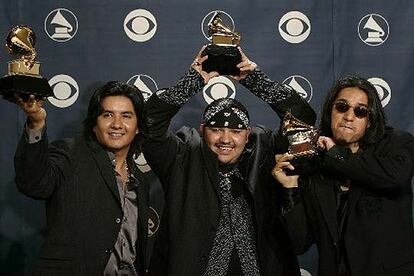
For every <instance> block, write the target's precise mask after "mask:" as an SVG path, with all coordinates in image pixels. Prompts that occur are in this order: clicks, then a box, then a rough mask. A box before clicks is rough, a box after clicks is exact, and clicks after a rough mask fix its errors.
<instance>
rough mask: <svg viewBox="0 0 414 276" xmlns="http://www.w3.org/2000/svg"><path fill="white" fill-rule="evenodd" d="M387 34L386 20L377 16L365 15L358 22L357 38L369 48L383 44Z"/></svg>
mask: <svg viewBox="0 0 414 276" xmlns="http://www.w3.org/2000/svg"><path fill="white" fill-rule="evenodd" d="M389 33H390V27H389V25H388V22H387V20H386V19H385V18H384V17H383V16H381V15H379V14H375V13H371V14H367V15H365V16H364V17H362V18H361V20H359V23H358V35H359V38H360V39H361V40H362V42H364V43H365V44H367V45H369V46H379V45H381V44H383V43H384V42H385V41H386V40H387V38H388V36H389Z"/></svg>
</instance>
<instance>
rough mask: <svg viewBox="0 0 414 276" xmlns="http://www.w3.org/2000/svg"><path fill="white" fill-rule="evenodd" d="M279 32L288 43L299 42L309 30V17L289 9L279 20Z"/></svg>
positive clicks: (307, 34)
mask: <svg viewBox="0 0 414 276" xmlns="http://www.w3.org/2000/svg"><path fill="white" fill-rule="evenodd" d="M278 28H279V34H280V36H281V37H282V38H283V39H284V40H286V41H287V42H289V43H294V44H296V43H301V42H303V41H305V39H306V38H308V36H309V34H310V32H311V22H310V20H309V18H308V17H307V16H306V15H304V14H303V13H301V12H299V11H290V12H288V13H286V14H285V15H283V16H282V18H281V19H280V20H279V26H278Z"/></svg>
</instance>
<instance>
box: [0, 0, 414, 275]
mask: <svg viewBox="0 0 414 276" xmlns="http://www.w3.org/2000/svg"><path fill="white" fill-rule="evenodd" d="M216 11H220V12H221V13H222V19H223V22H224V23H225V24H226V25H227V26H228V27H230V28H231V29H234V30H235V31H237V32H239V33H240V34H241V43H240V45H241V47H242V49H243V50H244V52H245V53H246V54H247V56H248V57H249V58H250V59H251V60H253V61H255V62H256V63H257V64H258V65H259V66H260V68H261V69H262V70H263V71H265V72H266V73H267V74H268V75H269V76H270V77H271V78H272V79H274V80H278V81H280V82H283V83H288V84H290V85H291V86H292V87H294V88H295V89H296V90H297V91H299V93H300V94H301V95H302V96H303V97H304V98H305V99H306V100H307V101H308V102H310V104H311V105H312V106H313V107H314V108H315V109H316V110H317V111H318V112H319V110H320V106H321V104H322V100H323V98H324V95H325V94H326V92H327V90H328V88H329V87H330V86H331V85H332V84H333V82H334V80H335V79H337V78H338V77H340V76H343V75H345V74H357V75H360V76H362V77H365V78H368V79H369V81H370V82H372V83H373V84H374V86H375V87H376V89H377V91H378V94H379V96H380V98H381V100H382V104H383V106H384V107H385V110H386V112H387V115H388V122H389V124H390V125H393V126H394V127H397V128H401V129H405V130H408V131H409V132H411V133H413V132H414V120H413V105H414V93H413V80H414V36H413V31H412V30H414V17H413V16H412V14H413V13H414V2H413V1H408V0H406V1H403V0H399V1H387V0H375V1H373V0H372V1H369V0H364V1H362V0H346V1H344V0H313V1H310V0H298V1H289V0H273V1H270V0H262V1H247V0H242V1H240V0H237V1H236V0H227V1H219V0H211V1H194V0H191V1H190V0H180V1H173V0H170V1H155V0H151V1H146V0H141V1H136V0H134V1H133V0H117V1H108V0H85V1H71V0H53V1H52V0H2V1H0V44H3V43H4V44H5V40H6V37H7V34H8V32H9V31H10V29H12V28H13V27H14V26H16V25H27V26H30V27H31V28H32V29H33V30H34V32H35V35H36V43H35V46H34V47H35V49H36V51H37V53H38V56H37V61H39V62H41V66H40V74H41V75H42V76H43V77H44V78H47V79H48V81H49V84H50V86H51V87H52V90H53V94H54V95H53V96H51V97H49V98H48V99H47V103H46V108H47V111H48V118H47V124H48V132H49V136H50V138H51V139H59V138H63V137H71V136H74V135H76V134H78V133H79V131H80V125H81V122H82V119H83V118H84V116H85V115H86V109H87V103H88V100H89V97H90V96H91V94H92V92H93V90H94V89H95V88H96V87H98V86H99V85H101V84H103V83H104V82H106V81H109V80H121V81H125V82H128V83H130V84H134V85H136V86H137V87H138V88H140V89H141V91H142V92H143V93H144V97H145V98H148V97H149V96H150V95H151V94H152V93H154V92H155V91H156V90H157V89H160V88H164V87H168V86H171V85H173V84H175V83H176V81H177V80H178V79H179V78H180V77H181V76H182V75H183V74H184V73H185V72H186V71H187V70H188V68H189V65H190V64H191V62H192V61H193V59H194V57H195V55H196V54H197V53H198V51H199V49H200V48H201V46H202V45H204V44H208V43H209V40H208V34H207V29H208V27H207V24H208V22H209V20H210V19H211V17H212V16H213V14H214V13H215V12H216ZM2 41H3V42H2ZM15 59H18V56H12V55H10V54H9V53H8V52H7V50H6V48H5V47H4V48H2V47H0V74H2V75H7V73H8V71H7V62H8V61H11V60H15ZM218 97H234V98H237V99H238V100H240V101H241V102H242V103H244V104H245V105H246V106H247V108H248V109H249V111H250V112H251V117H252V121H253V123H254V124H263V125H266V126H269V127H272V128H276V127H278V125H279V120H278V118H277V117H276V116H275V114H274V113H273V112H272V111H271V109H270V108H269V107H268V106H267V105H266V104H265V103H264V102H262V101H260V100H258V99H256V98H255V97H254V96H252V95H251V94H250V92H249V91H247V90H246V89H244V88H243V87H242V86H241V85H239V84H238V83H235V82H233V81H232V80H230V79H229V78H227V77H225V76H220V77H218V78H214V79H212V80H211V81H210V82H209V83H208V84H207V85H206V86H205V87H204V89H203V90H202V91H201V92H200V93H199V94H197V95H196V96H195V97H194V98H193V99H191V100H190V102H189V103H187V104H186V105H185V107H184V108H183V109H182V110H181V111H180V113H179V114H178V115H177V116H176V117H175V119H174V122H173V125H172V128H173V129H177V128H178V127H180V126H182V125H184V124H185V125H188V126H194V127H197V126H198V124H199V123H200V118H201V113H202V111H203V109H204V108H205V106H206V105H207V104H208V103H210V102H211V101H212V100H214V99H216V98H218ZM0 118H1V138H2V142H1V143H0V274H19V273H23V272H24V271H26V270H27V268H28V267H30V264H31V263H32V262H33V260H34V258H35V257H36V255H37V253H38V250H39V247H40V244H41V242H42V240H43V237H44V229H45V216H44V202H42V201H36V200H33V199H30V198H27V197H25V196H24V195H22V194H20V193H19V192H18V191H17V189H16V187H15V183H14V167H13V155H14V150H15V148H16V145H17V141H18V139H19V137H20V135H21V133H22V128H23V125H24V123H25V116H24V114H23V113H22V112H21V111H20V110H19V109H18V108H17V107H16V106H15V105H14V104H12V103H10V102H8V101H6V100H0ZM137 166H139V167H140V168H141V169H142V170H144V171H148V170H149V168H148V166H147V165H146V162H145V159H144V158H142V157H140V158H139V159H138V160H137ZM154 183H155V184H154V185H152V189H151V206H152V210H153V213H152V215H151V218H150V220H149V225H150V231H149V233H148V234H149V236H150V239H152V240H153V239H154V238H155V236H156V233H157V229H158V225H159V216H160V213H161V207H162V202H163V201H162V191H161V189H160V187H159V185H157V184H156V183H157V182H156V181H155V179H154ZM150 244H151V243H150ZM315 259H316V254H315V252H314V249H312V250H311V251H310V252H308V253H307V254H305V255H304V256H301V259H300V261H301V266H302V268H304V269H305V270H306V271H307V272H305V271H304V273H310V274H314V272H315V266H316V264H315Z"/></svg>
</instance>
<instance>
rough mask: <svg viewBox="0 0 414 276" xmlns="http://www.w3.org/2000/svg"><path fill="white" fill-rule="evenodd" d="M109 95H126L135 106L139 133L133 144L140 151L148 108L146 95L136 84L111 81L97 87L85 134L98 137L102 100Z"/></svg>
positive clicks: (85, 121) (134, 150)
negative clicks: (95, 130) (145, 99)
mask: <svg viewBox="0 0 414 276" xmlns="http://www.w3.org/2000/svg"><path fill="white" fill-rule="evenodd" d="M109 96H125V97H127V98H129V99H130V100H131V102H132V105H133V106H134V110H135V114H136V116H137V124H138V129H139V133H138V135H136V136H135V139H134V141H133V142H132V144H131V147H132V149H133V153H139V152H140V151H141V140H142V137H144V136H145V134H146V131H147V127H146V110H145V103H144V97H143V95H142V92H141V91H140V90H139V89H138V88H137V87H135V86H133V85H130V84H127V83H123V82H119V81H109V82H107V83H106V84H104V85H103V86H101V87H99V88H97V89H96V90H95V92H94V93H93V95H92V96H91V98H90V100H89V105H88V114H87V116H86V119H85V120H84V121H83V134H84V136H85V137H87V138H92V139H96V136H95V133H94V132H93V129H94V127H95V126H96V121H97V119H98V116H99V115H101V113H102V111H103V110H102V101H103V99H104V98H106V97H109Z"/></svg>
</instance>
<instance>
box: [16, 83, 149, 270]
mask: <svg viewBox="0 0 414 276" xmlns="http://www.w3.org/2000/svg"><path fill="white" fill-rule="evenodd" d="M16 101H17V103H18V104H19V105H20V107H21V108H22V109H23V111H24V112H25V113H26V114H27V123H26V125H25V129H24V133H23V135H22V137H21V140H20V143H19V145H18V148H17V151H16V155H15V169H16V184H17V187H18V189H19V190H20V191H21V192H22V193H24V194H26V195H27V196H30V197H32V198H35V199H41V200H44V201H45V203H46V216H47V233H46V238H45V241H44V243H43V245H42V248H41V250H40V256H39V258H38V260H37V262H36V264H35V266H34V268H33V271H32V274H33V275H121V274H122V275H137V274H138V273H140V272H143V271H145V267H146V259H145V258H146V255H145V248H146V240H147V233H148V229H147V227H148V187H147V185H148V179H146V178H147V177H148V176H147V175H144V174H142V173H141V172H140V171H139V170H138V169H137V167H136V166H135V163H134V160H133V157H134V155H137V154H140V152H141V148H140V139H141V136H142V134H143V132H144V131H145V108H144V100H143V96H142V94H141V92H140V91H139V90H138V89H137V88H136V87H134V86H131V85H128V84H124V83H120V82H114V81H113V82H108V83H106V84H105V85H103V86H102V87H100V88H98V89H97V90H96V91H95V93H94V94H93V95H92V97H91V99H90V102H89V108H88V115H87V118H86V119H85V121H84V131H83V133H82V135H80V136H79V137H76V138H74V139H65V140H61V141H56V142H53V143H50V144H49V141H48V138H47V131H46V110H45V109H44V108H43V107H42V105H43V102H42V101H38V100H36V99H35V98H34V97H33V96H31V97H30V98H29V100H28V101H23V100H22V99H21V98H19V97H17V96H16ZM138 212H139V215H138Z"/></svg>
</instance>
